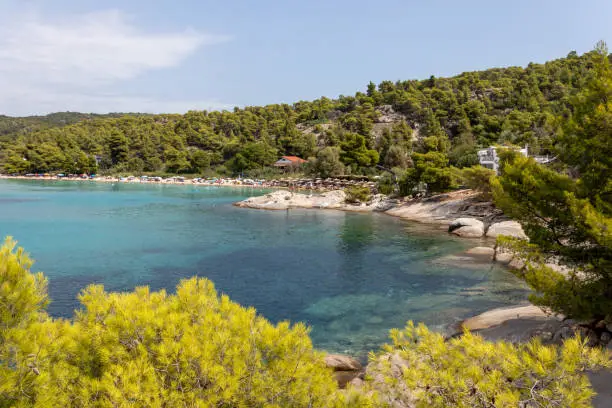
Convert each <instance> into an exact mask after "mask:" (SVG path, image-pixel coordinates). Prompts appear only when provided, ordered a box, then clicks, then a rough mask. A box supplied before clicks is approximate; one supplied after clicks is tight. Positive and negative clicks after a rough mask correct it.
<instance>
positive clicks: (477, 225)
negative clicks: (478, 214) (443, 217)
mask: <svg viewBox="0 0 612 408" xmlns="http://www.w3.org/2000/svg"><path fill="white" fill-rule="evenodd" d="M448 232H450V233H451V234H455V235H458V236H460V237H465V238H479V237H482V236H483V235H484V223H483V222H482V221H480V220H477V219H476V218H457V219H456V220H454V221H453V222H451V223H450V225H449V226H448Z"/></svg>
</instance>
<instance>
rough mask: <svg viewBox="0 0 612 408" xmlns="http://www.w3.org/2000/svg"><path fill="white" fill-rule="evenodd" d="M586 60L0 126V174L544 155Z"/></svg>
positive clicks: (354, 165) (465, 161)
mask: <svg viewBox="0 0 612 408" xmlns="http://www.w3.org/2000/svg"><path fill="white" fill-rule="evenodd" d="M593 55H594V52H591V53H587V54H584V55H582V56H578V55H576V53H575V52H572V53H570V54H569V55H568V56H567V57H566V58H561V59H557V60H553V61H549V62H546V63H544V64H534V63H532V64H529V65H528V66H527V67H525V68H521V67H510V68H495V69H489V70H485V71H477V72H466V73H463V74H461V75H457V76H455V77H452V78H435V77H433V76H432V77H431V78H429V79H425V80H407V81H397V82H391V81H383V82H382V83H380V84H378V85H375V84H374V83H370V84H368V86H367V88H366V89H365V90H364V92H357V93H356V94H355V95H354V96H340V97H338V98H336V99H328V98H325V97H322V98H320V99H317V100H314V101H310V102H306V101H300V102H297V103H294V104H293V105H288V104H277V105H267V106H263V107H246V108H244V109H238V108H235V109H234V111H233V112H227V111H223V112H206V111H192V112H188V113H186V114H184V115H165V114H164V115H128V116H121V117H115V116H116V115H107V116H105V117H98V116H96V115H81V114H53V115H50V116H47V117H39V118H7V117H0V137H1V138H2V139H0V143H1V147H2V149H1V150H0V172H4V173H28V172H55V171H57V172H60V171H61V172H70V173H81V172H115V173H118V172H131V173H139V172H170V173H194V174H212V173H213V172H217V173H220V174H232V173H236V172H246V173H248V172H251V173H253V174H255V173H257V172H261V171H262V169H264V168H265V167H266V166H267V165H269V164H271V163H273V162H274V161H275V160H277V158H278V157H279V156H280V155H296V156H300V157H303V158H308V157H317V158H318V160H315V161H312V162H311V163H317V162H318V163H319V166H318V167H316V166H314V167H312V169H311V170H312V171H318V172H319V173H321V174H323V175H329V174H339V173H342V172H345V173H349V172H350V173H353V174H355V173H362V174H372V173H374V172H375V171H376V170H374V168H375V165H376V164H381V165H384V166H387V167H394V168H409V167H418V166H419V164H420V163H423V162H427V163H429V165H430V166H433V167H436V168H441V169H444V168H447V167H448V166H451V165H452V166H455V167H465V166H469V165H472V164H474V163H475V162H476V161H477V157H476V150H477V148H478V147H481V146H488V145H490V144H493V143H500V144H515V145H523V144H525V143H528V144H529V147H530V150H531V151H532V152H535V153H546V152H547V151H549V150H552V149H553V148H554V144H555V133H556V128H557V123H558V118H559V117H562V116H563V115H566V114H567V113H569V112H570V109H571V105H570V99H571V97H572V96H573V95H574V94H575V93H576V92H577V90H579V89H580V88H581V87H582V86H583V85H584V84H585V83H586V81H587V80H588V78H589V76H590V75H591V71H592V70H591V67H592V64H591V59H592V56H593ZM84 119H86V120H84ZM72 122H76V123H73V124H70V123H72ZM58 125H61V126H58ZM64 125H65V126H64ZM24 159H25V160H24ZM96 159H97V160H96ZM313 169H314V170H313Z"/></svg>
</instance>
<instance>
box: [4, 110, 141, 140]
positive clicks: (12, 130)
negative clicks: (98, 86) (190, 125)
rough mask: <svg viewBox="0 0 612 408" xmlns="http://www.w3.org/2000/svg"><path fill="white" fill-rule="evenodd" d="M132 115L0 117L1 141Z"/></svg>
mask: <svg viewBox="0 0 612 408" xmlns="http://www.w3.org/2000/svg"><path fill="white" fill-rule="evenodd" d="M125 115H134V114H132V113H130V114H125V113H108V114H104V115H100V114H95V113H80V112H56V113H50V114H48V115H45V116H27V117H11V116H6V115H0V139H4V140H11V139H12V138H14V137H16V136H17V135H19V134H23V133H31V132H35V131H38V130H43V129H48V128H51V127H58V126H66V125H72V124H74V123H78V122H81V121H84V120H89V119H104V118H119V117H122V116H125Z"/></svg>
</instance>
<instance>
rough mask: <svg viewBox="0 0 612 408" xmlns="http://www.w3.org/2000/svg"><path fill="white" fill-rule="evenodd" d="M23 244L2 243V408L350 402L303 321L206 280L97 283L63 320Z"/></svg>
mask: <svg viewBox="0 0 612 408" xmlns="http://www.w3.org/2000/svg"><path fill="white" fill-rule="evenodd" d="M14 248H15V243H14V242H13V241H11V240H10V239H9V240H7V241H6V243H5V245H4V246H3V247H2V249H1V250H0V407H60V406H61V407H127V406H129V407H182V406H189V407H195V406H199V407H277V408H281V407H340V406H346V405H345V395H344V394H340V392H339V391H338V388H337V384H336V383H335V380H334V379H333V377H332V374H331V371H330V370H329V369H327V368H326V367H325V364H324V362H323V358H322V353H320V352H317V351H315V350H313V348H312V343H311V341H310V338H309V335H308V331H309V329H308V328H307V327H306V326H305V325H304V324H302V323H298V324H295V325H290V324H289V323H288V322H281V323H279V324H278V325H273V324H271V323H270V322H268V321H267V320H266V319H264V318H263V317H261V316H258V315H257V313H256V311H255V310H254V309H253V308H244V307H241V306H240V305H238V304H236V303H234V302H232V301H231V300H230V299H229V298H228V297H227V296H225V295H219V294H218V293H217V292H216V290H215V288H214V286H213V284H212V283H211V282H210V281H208V280H206V279H200V278H193V279H189V280H184V281H182V282H181V283H180V284H179V285H178V287H177V290H176V294H174V295H170V294H167V293H166V292H165V291H164V290H161V291H159V292H152V291H150V290H149V288H147V287H140V288H136V290H135V291H134V292H129V293H108V292H105V291H104V288H103V287H102V286H101V285H92V286H89V287H88V288H86V289H85V290H83V291H82V292H81V294H80V295H79V299H80V301H81V305H82V307H81V309H80V310H79V311H78V312H76V314H75V317H74V319H73V320H72V321H67V320H64V319H51V318H49V317H48V316H47V315H46V314H45V313H44V310H43V309H42V307H44V305H45V304H46V299H47V297H46V281H45V280H44V278H43V277H42V275H40V274H38V275H32V274H31V273H30V272H29V267H30V265H31V261H30V260H29V258H28V256H27V255H26V254H25V253H24V252H23V251H22V250H21V249H19V250H17V251H15V249H14ZM349 397H350V399H351V401H353V402H352V403H351V404H353V406H365V405H360V404H361V403H360V402H359V401H362V400H365V399H366V398H365V397H359V396H352V397H351V396H347V397H346V398H347V400H348V398H349Z"/></svg>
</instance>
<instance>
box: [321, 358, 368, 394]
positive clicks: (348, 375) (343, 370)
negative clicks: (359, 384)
mask: <svg viewBox="0 0 612 408" xmlns="http://www.w3.org/2000/svg"><path fill="white" fill-rule="evenodd" d="M324 361H325V365H326V366H327V367H329V368H331V369H333V370H334V378H335V379H336V382H337V383H338V386H339V387H340V388H345V387H346V385H347V384H348V383H350V382H352V381H353V380H355V379H357V378H360V377H361V376H363V366H362V365H361V363H360V362H359V361H357V360H355V359H354V358H353V357H349V356H345V355H343V354H327V355H326V356H325V359H324Z"/></svg>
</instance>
